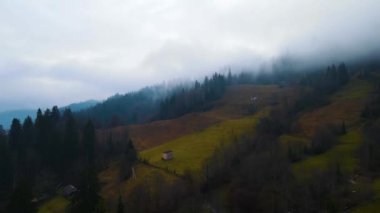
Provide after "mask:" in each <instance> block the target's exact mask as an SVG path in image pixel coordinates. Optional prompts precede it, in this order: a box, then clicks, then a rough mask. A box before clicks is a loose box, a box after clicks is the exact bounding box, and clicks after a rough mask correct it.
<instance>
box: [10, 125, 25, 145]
mask: <svg viewBox="0 0 380 213" xmlns="http://www.w3.org/2000/svg"><path fill="white" fill-rule="evenodd" d="M9 144H10V146H11V148H12V150H16V151H19V150H20V149H22V147H23V145H22V127H21V123H20V120H18V119H16V118H15V119H13V120H12V125H11V129H10V130H9Z"/></svg>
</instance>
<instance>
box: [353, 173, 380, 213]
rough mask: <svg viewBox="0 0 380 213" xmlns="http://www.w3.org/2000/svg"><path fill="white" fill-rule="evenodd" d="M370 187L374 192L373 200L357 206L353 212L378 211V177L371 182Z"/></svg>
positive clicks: (379, 205)
mask: <svg viewBox="0 0 380 213" xmlns="http://www.w3.org/2000/svg"><path fill="white" fill-rule="evenodd" d="M372 189H373V192H374V197H373V200H371V201H369V202H368V203H367V204H364V205H363V206H359V207H358V208H357V209H355V210H354V211H353V212H355V213H377V212H379V211H380V179H376V180H374V181H373V182H372Z"/></svg>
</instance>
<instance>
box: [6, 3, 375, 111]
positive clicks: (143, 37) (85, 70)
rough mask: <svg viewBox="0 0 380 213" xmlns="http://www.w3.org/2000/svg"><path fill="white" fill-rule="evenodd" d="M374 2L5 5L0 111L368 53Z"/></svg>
mask: <svg viewBox="0 0 380 213" xmlns="http://www.w3.org/2000/svg"><path fill="white" fill-rule="evenodd" d="M379 7H380V2H378V1H377V0H336V1H331V0H302V1H301V0H284V1H276V0H265V1H264V0H253V1H252V0H236V1H228V0H213V1H201V0H192V1H186V0H164V1H159V2H158V1H155V0H145V1H123V0H111V1H101V0H91V1H90V0H79V1H74V0H67V1H60V2H57V1H45V0H35V1H27V0H21V1H2V2H0V49H1V50H2V51H0V85H1V87H2V91H3V92H2V94H1V95H0V106H1V107H0V110H8V109H14V108H36V107H40V106H41V107H42V106H51V105H53V104H58V105H65V104H68V103H71V102H75V101H81V100H86V99H103V98H106V97H107V96H109V95H112V94H114V93H116V92H119V93H124V92H127V91H130V90H136V89H138V88H140V87H143V86H146V85H150V84H155V83H161V82H163V81H167V80H171V79H184V78H192V79H194V78H200V77H202V76H203V75H205V74H209V73H212V72H215V71H220V70H223V69H225V68H226V67H232V68H233V70H237V71H239V70H241V69H245V68H250V69H259V67H260V65H261V64H263V63H269V62H270V61H273V60H275V59H276V58H281V57H283V56H289V55H290V56H292V57H294V58H297V59H298V60H300V61H307V63H309V64H328V63H337V62H339V61H347V60H353V59H356V58H360V57H370V56H371V55H373V54H374V52H377V50H378V49H379V47H380V41H379V38H380V14H379V13H378V8H379Z"/></svg>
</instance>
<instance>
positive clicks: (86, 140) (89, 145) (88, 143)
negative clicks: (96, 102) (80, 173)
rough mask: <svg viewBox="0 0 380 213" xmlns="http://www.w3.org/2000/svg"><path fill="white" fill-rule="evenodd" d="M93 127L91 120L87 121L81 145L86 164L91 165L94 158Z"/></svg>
mask: <svg viewBox="0 0 380 213" xmlns="http://www.w3.org/2000/svg"><path fill="white" fill-rule="evenodd" d="M95 143H96V138H95V127H94V125H93V124H92V122H91V120H88V121H87V123H86V125H85V127H84V129H83V145H84V149H85V153H86V157H87V160H88V163H89V164H90V165H92V164H93V163H94V158H95Z"/></svg>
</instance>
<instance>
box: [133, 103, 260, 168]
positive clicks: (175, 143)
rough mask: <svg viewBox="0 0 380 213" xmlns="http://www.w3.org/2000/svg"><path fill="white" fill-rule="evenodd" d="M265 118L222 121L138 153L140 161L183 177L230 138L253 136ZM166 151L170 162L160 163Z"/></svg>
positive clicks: (257, 116) (258, 115)
mask: <svg viewBox="0 0 380 213" xmlns="http://www.w3.org/2000/svg"><path fill="white" fill-rule="evenodd" d="M265 114H266V111H265V110H264V111H263V112H260V113H257V114H256V115H254V116H248V117H245V118H241V119H233V120H228V121H224V122H222V123H220V124H217V125H214V126H212V127H209V128H207V129H206V130H204V131H201V132H198V133H194V134H190V135H186V136H183V137H180V138H177V139H175V140H172V141H169V142H167V143H165V144H163V145H160V146H158V147H155V148H153V149H149V150H146V151H143V152H141V153H140V157H141V158H143V159H145V160H147V161H148V162H149V163H151V164H153V165H155V166H158V167H161V168H168V169H170V170H175V171H176V172H177V173H178V174H183V172H184V171H185V170H190V171H199V170H200V169H201V167H202V165H203V162H204V161H205V160H206V159H207V158H208V157H209V156H211V154H212V153H213V152H214V150H215V149H216V148H217V147H218V146H220V145H222V144H227V143H230V142H231V141H233V138H234V137H240V136H242V135H243V134H245V133H250V132H251V133H252V134H253V133H254V128H255V125H256V124H257V121H258V120H259V118H260V117H262V116H263V115H265ZM166 150H172V151H173V153H174V158H173V159H172V160H169V161H164V160H162V159H161V156H162V152H164V151H166Z"/></svg>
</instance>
